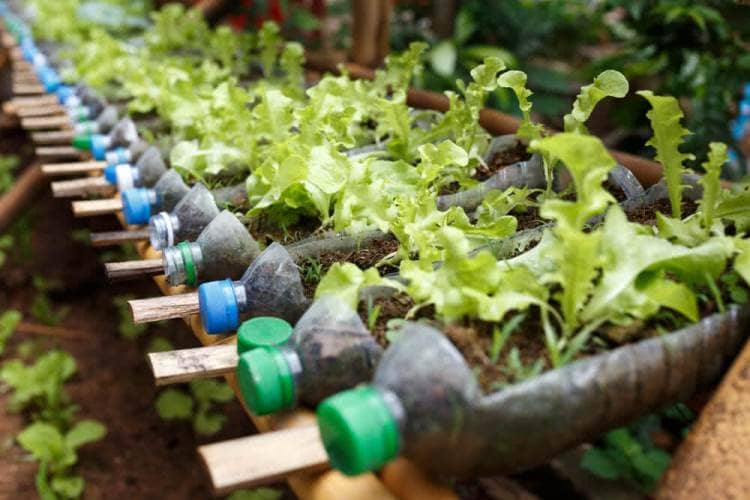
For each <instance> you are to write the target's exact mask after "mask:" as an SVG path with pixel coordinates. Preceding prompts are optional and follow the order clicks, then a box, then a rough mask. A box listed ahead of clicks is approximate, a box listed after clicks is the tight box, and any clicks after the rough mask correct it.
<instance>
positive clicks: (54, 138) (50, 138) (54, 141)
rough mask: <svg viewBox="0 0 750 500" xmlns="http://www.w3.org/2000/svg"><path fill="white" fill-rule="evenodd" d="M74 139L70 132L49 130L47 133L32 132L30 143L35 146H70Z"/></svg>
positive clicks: (71, 131) (73, 134)
mask: <svg viewBox="0 0 750 500" xmlns="http://www.w3.org/2000/svg"><path fill="white" fill-rule="evenodd" d="M74 137H75V132H74V131H73V130H72V129H71V130H51V131H47V132H34V133H32V134H31V142H33V143H34V144H36V145H37V146H50V145H55V146H57V145H60V146H61V145H70V144H71V143H72V142H73V138H74Z"/></svg>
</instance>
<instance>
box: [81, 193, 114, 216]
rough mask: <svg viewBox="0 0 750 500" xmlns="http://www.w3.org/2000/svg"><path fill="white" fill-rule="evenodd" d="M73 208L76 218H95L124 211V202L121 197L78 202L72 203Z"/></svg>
mask: <svg viewBox="0 0 750 500" xmlns="http://www.w3.org/2000/svg"><path fill="white" fill-rule="evenodd" d="M72 206H73V216H74V217H95V216H97V215H107V214H113V213H115V212H118V211H120V210H122V200H121V199H120V197H119V196H118V197H115V198H103V199H101V200H77V201H74V202H73V203H72Z"/></svg>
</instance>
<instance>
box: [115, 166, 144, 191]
mask: <svg viewBox="0 0 750 500" xmlns="http://www.w3.org/2000/svg"><path fill="white" fill-rule="evenodd" d="M114 170H115V182H116V184H117V190H118V191H120V192H123V191H125V190H127V189H132V188H134V187H138V169H136V168H135V167H133V166H131V165H130V164H128V163H122V164H120V165H117V166H115V169H114Z"/></svg>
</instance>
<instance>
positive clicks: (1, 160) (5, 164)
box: [0, 155, 20, 194]
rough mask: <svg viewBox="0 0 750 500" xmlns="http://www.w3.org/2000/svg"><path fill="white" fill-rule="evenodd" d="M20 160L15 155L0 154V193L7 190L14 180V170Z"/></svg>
mask: <svg viewBox="0 0 750 500" xmlns="http://www.w3.org/2000/svg"><path fill="white" fill-rule="evenodd" d="M19 163H20V160H19V158H18V157H17V156H12V155H0V194H3V193H5V192H6V191H8V190H9V189H10V188H11V186H13V183H14V182H15V176H14V172H15V170H16V168H18V165H19Z"/></svg>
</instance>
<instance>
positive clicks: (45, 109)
mask: <svg viewBox="0 0 750 500" xmlns="http://www.w3.org/2000/svg"><path fill="white" fill-rule="evenodd" d="M64 111H65V110H64V109H63V107H62V106H60V105H57V104H56V105H53V106H36V107H33V108H31V107H28V108H19V109H18V110H16V111H15V114H16V115H18V117H19V118H36V117H40V116H50V115H59V114H60V113H63V112H64Z"/></svg>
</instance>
